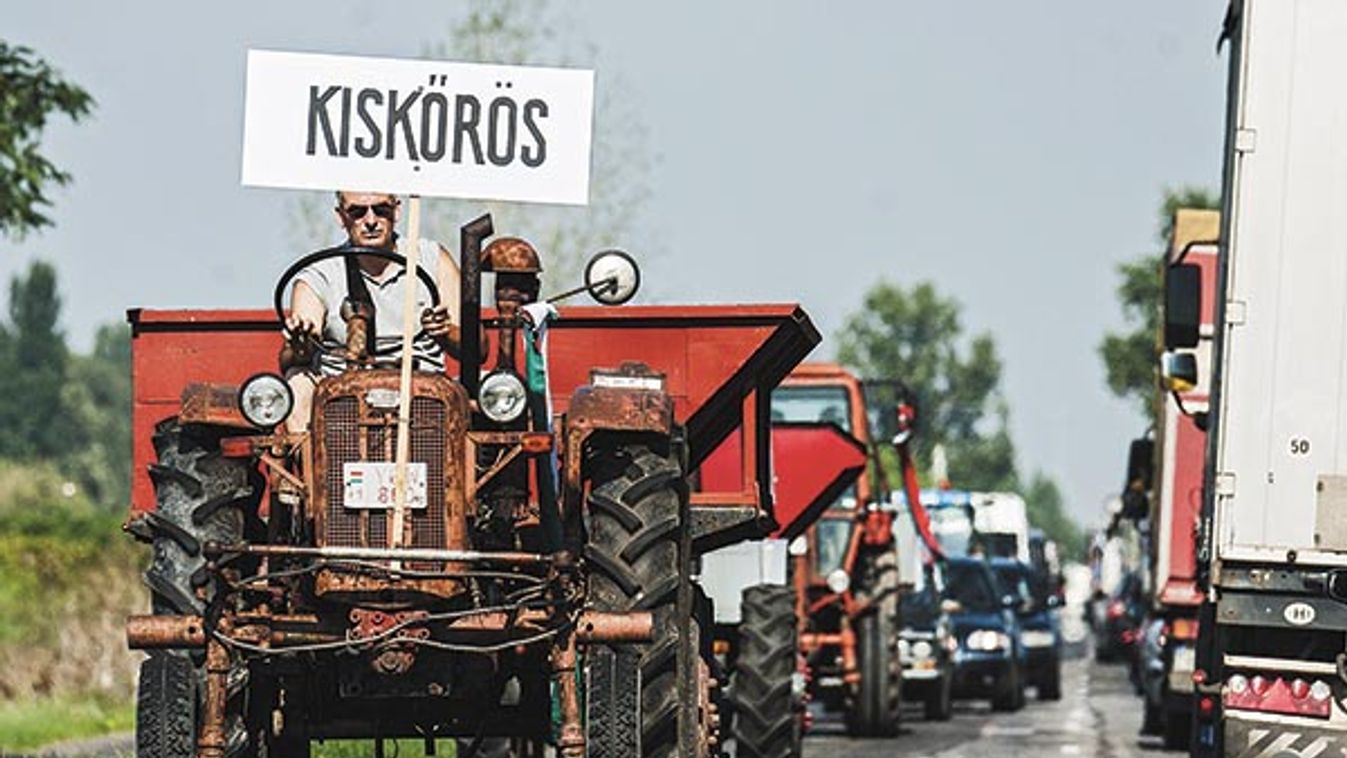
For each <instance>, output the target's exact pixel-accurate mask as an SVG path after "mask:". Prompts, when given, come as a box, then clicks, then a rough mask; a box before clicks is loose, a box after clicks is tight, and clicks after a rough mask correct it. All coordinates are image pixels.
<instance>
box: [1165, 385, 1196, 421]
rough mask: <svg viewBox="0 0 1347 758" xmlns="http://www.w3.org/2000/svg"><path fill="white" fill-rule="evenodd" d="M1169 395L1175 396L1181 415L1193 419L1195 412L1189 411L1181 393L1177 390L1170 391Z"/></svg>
mask: <svg viewBox="0 0 1347 758" xmlns="http://www.w3.org/2000/svg"><path fill="white" fill-rule="evenodd" d="M1169 394H1171V395H1173V396H1174V403H1175V404H1177V405H1178V406H1179V413H1182V414H1183V415H1185V416H1187V417H1188V418H1192V417H1193V412H1192V411H1190V410H1188V406H1186V405H1184V404H1183V398H1182V397H1180V396H1179V393H1178V392H1177V391H1175V390H1170V391H1169Z"/></svg>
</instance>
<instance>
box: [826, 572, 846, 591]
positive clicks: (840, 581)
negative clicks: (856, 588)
mask: <svg viewBox="0 0 1347 758" xmlns="http://www.w3.org/2000/svg"><path fill="white" fill-rule="evenodd" d="M828 589H830V590H832V591H833V592H836V593H837V594H839V595H840V594H842V593H843V592H846V591H847V590H849V589H851V575H850V574H848V573H847V572H846V569H834V570H833V572H832V573H830V574H828Z"/></svg>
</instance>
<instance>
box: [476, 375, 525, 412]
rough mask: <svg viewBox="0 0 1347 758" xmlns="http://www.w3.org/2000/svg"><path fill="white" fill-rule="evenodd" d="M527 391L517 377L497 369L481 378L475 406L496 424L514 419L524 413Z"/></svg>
mask: <svg viewBox="0 0 1347 758" xmlns="http://www.w3.org/2000/svg"><path fill="white" fill-rule="evenodd" d="M527 396H528V393H527V392H525V390H524V383H523V382H522V381H520V379H519V377H517V376H515V375H514V374H511V373H510V372H508V371H498V372H496V373H494V374H490V375H488V376H487V378H485V379H483V380H482V386H481V388H480V389H478V391H477V406H478V407H479V408H481V409H482V413H483V414H484V415H485V416H486V417H487V418H489V419H491V420H492V421H494V422H496V423H497V424H504V423H507V422H510V421H514V420H515V419H517V418H519V417H520V416H521V415H523V413H524V407H525V405H526V402H525V401H526V399H527Z"/></svg>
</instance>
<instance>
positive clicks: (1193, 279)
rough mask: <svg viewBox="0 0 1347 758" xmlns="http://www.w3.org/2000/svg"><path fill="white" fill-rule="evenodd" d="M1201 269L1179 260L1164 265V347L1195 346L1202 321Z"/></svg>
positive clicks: (1199, 335)
mask: <svg viewBox="0 0 1347 758" xmlns="http://www.w3.org/2000/svg"><path fill="white" fill-rule="evenodd" d="M1201 314H1202V269H1201V268H1200V267H1199V266H1197V265H1196V264H1192V263H1180V264H1178V265H1176V266H1169V267H1168V268H1166V269H1165V349H1167V350H1173V349H1174V348H1184V347H1197V343H1198V341H1199V339H1200V338H1201V334H1200V328H1201V325H1202V315H1201Z"/></svg>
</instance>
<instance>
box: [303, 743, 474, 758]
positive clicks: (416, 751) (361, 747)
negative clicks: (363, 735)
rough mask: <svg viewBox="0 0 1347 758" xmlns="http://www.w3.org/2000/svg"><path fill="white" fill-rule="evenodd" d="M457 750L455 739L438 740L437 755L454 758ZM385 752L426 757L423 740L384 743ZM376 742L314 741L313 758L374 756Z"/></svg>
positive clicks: (402, 757) (404, 757)
mask: <svg viewBox="0 0 1347 758" xmlns="http://www.w3.org/2000/svg"><path fill="white" fill-rule="evenodd" d="M456 752H457V751H456V750H455V747H454V741H453V740H436V742H435V755H436V756H438V757H439V758H454V754H455V753H456ZM384 754H385V755H390V756H397V758H424V757H425V756H428V755H430V754H429V753H427V752H425V743H423V742H422V741H421V740H397V741H396V743H394V742H387V743H384ZM373 755H374V743H373V742H372V741H370V740H333V741H330V742H324V743H318V742H315V743H313V758H372V756H373Z"/></svg>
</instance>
